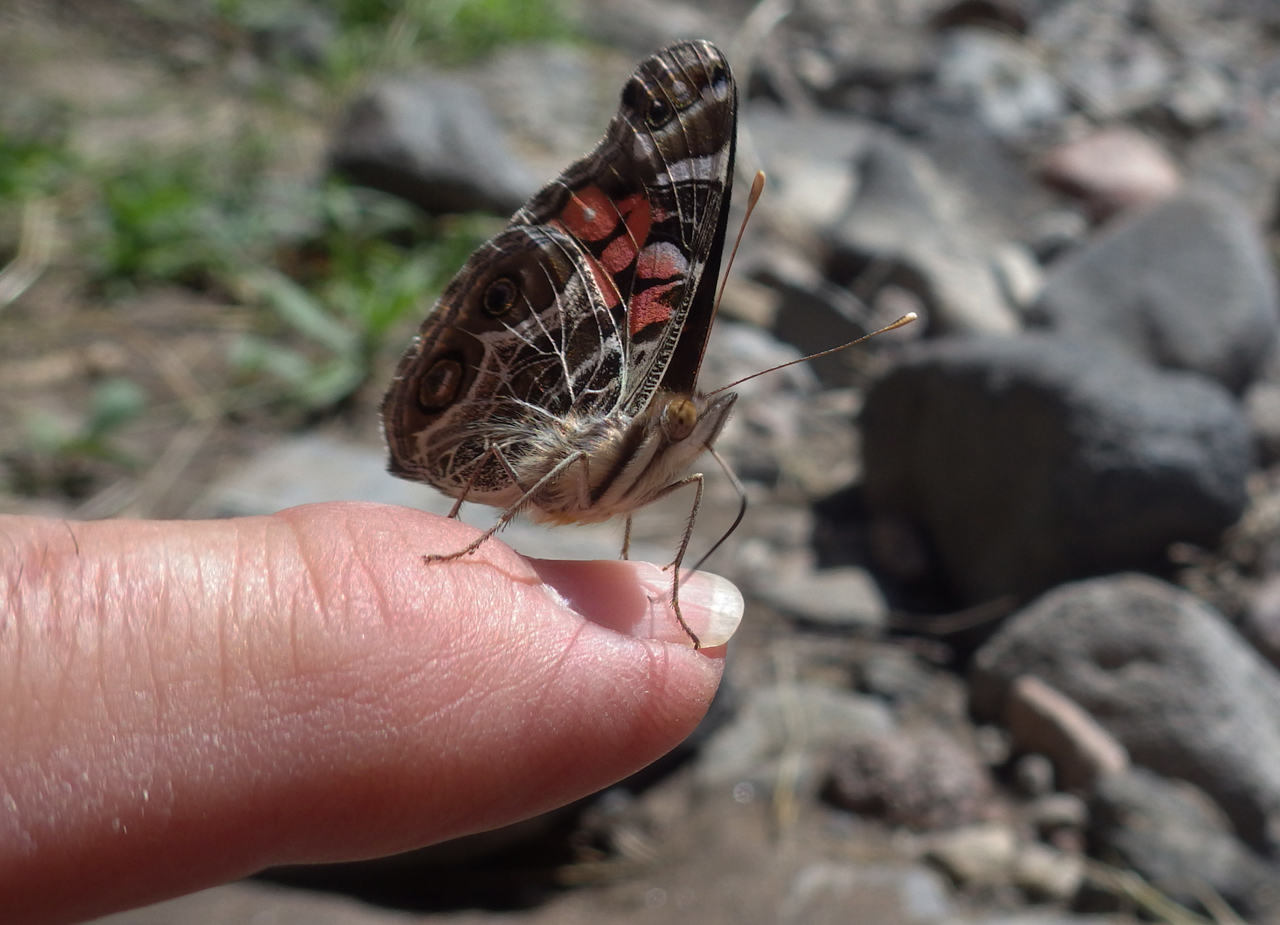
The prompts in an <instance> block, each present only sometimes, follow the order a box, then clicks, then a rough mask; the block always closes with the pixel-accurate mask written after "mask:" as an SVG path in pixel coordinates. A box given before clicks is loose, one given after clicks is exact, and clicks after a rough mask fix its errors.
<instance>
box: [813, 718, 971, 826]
mask: <svg viewBox="0 0 1280 925" xmlns="http://www.w3.org/2000/svg"><path fill="white" fill-rule="evenodd" d="M823 794H824V796H825V797H826V798H827V800H829V801H830V802H831V803H833V804H835V805H836V806H839V807H841V808H842V809H847V810H849V811H850V812H855V813H858V814H860V815H866V816H876V817H879V818H881V819H883V820H884V821H885V822H886V823H888V824H890V825H903V826H907V827H909V828H912V829H915V830H917V831H930V830H934V829H952V828H956V827H958V826H962V825H968V824H971V823H974V822H977V821H979V820H980V819H982V817H983V813H984V811H985V810H986V809H987V805H988V802H989V800H990V798H991V779H990V777H988V775H987V769H986V768H985V767H984V766H983V765H982V762H980V761H979V760H978V759H977V757H975V756H974V754H973V752H971V751H969V750H968V749H966V748H964V747H963V746H961V745H960V743H959V742H957V741H956V740H955V739H953V738H951V737H950V736H948V735H946V734H944V733H942V732H940V731H938V730H931V729H926V730H921V731H908V730H897V731H894V732H892V733H889V734H884V735H878V736H864V737H862V738H861V739H860V740H858V741H857V742H854V743H853V744H851V745H847V746H845V747H843V748H841V749H839V750H837V751H836V752H835V753H834V754H833V755H832V757H831V772H830V777H829V778H828V779H827V784H826V787H825V788H824V791H823Z"/></svg>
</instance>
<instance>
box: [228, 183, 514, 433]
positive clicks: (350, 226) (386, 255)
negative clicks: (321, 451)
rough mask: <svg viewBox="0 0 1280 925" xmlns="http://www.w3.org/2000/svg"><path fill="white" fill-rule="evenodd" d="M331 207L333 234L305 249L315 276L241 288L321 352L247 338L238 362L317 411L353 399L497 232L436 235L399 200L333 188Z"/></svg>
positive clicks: (487, 222) (278, 277)
mask: <svg viewBox="0 0 1280 925" xmlns="http://www.w3.org/2000/svg"><path fill="white" fill-rule="evenodd" d="M322 202H323V210H324V214H325V221H324V232H323V233H322V234H321V236H320V237H319V238H318V239H317V240H315V241H312V242H308V243H307V244H306V245H305V247H303V248H301V250H302V251H303V252H304V253H305V254H306V255H307V256H308V257H309V258H310V265H311V270H310V272H307V273H301V274H299V275H300V276H302V277H303V278H302V279H294V278H292V277H290V276H288V275H285V274H284V273H282V272H280V271H279V270H276V269H271V268H256V269H253V270H249V271H246V272H245V273H243V274H241V275H240V277H239V280H238V283H239V291H240V292H241V294H242V295H243V297H244V298H246V299H247V300H249V301H256V302H258V303H259V304H262V305H264V306H265V307H267V308H269V309H270V310H271V311H272V313H273V314H274V315H275V317H276V318H278V319H279V320H280V321H282V322H284V323H285V324H286V325H287V327H288V328H290V329H291V330H292V331H294V332H295V333H297V334H299V335H301V336H302V337H303V338H304V339H305V341H306V342H307V344H308V345H310V347H311V348H312V349H311V350H309V351H308V350H303V349H297V348H294V347H289V346H285V345H283V344H281V343H278V342H275V341H273V340H269V339H267V338H264V337H261V336H256V335H245V336H243V337H241V338H240V339H239V340H238V341H237V342H236V344H235V345H234V347H233V350H232V357H231V358H232V362H233V364H234V365H235V366H236V368H238V369H239V370H240V371H241V372H242V373H245V374H259V375H265V376H267V377H269V378H271V379H274V380H276V381H278V382H279V383H281V385H282V386H283V387H284V397H287V398H288V399H289V400H291V401H293V402H296V403H298V404H300V405H301V406H302V407H304V408H306V409H308V410H320V409H323V408H327V407H331V406H333V405H335V404H337V403H338V402H340V401H341V400H342V399H344V398H345V397H346V396H347V395H349V394H350V393H351V392H353V391H354V390H355V389H356V388H357V387H358V386H359V385H360V384H361V383H362V382H363V381H364V380H365V378H366V377H367V376H368V374H369V371H370V369H371V367H372V364H373V362H374V361H375V359H376V358H377V357H378V355H379V354H380V353H381V351H382V350H383V348H384V347H385V345H386V340H387V337H388V335H389V334H390V333H391V332H392V331H393V330H395V329H396V328H397V327H398V326H399V324H400V322H401V321H403V320H404V319H406V318H414V319H417V318H418V317H420V316H421V315H422V314H424V313H425V312H426V311H427V310H428V309H429V308H430V305H431V301H432V300H433V298H434V295H435V293H436V292H437V291H438V290H439V289H440V288H441V287H442V286H443V285H444V283H445V282H446V281H447V280H448V279H449V277H451V276H452V275H453V274H454V273H455V272H456V271H457V269H458V267H459V266H461V264H462V262H463V261H464V260H465V259H466V257H467V255H468V254H470V253H471V251H472V250H474V249H475V247H476V246H477V245H478V244H479V243H480V241H482V240H483V239H484V238H485V237H487V236H488V234H490V233H492V231H493V225H494V220H493V219H489V218H485V217H479V216H474V217H459V218H457V219H454V220H451V221H446V222H443V223H438V224H436V225H434V226H432V225H429V224H427V223H426V222H425V219H424V217H422V216H421V215H419V214H418V213H416V212H415V211H414V210H413V209H412V208H411V207H409V206H407V205H406V204H404V203H402V202H400V201H398V200H395V199H393V198H392V197H389V196H384V195H383V194H380V193H374V192H372V191H369V190H358V189H354V188H352V187H348V186H344V185H342V184H338V183H335V184H331V185H330V186H329V187H327V188H326V190H325V194H324V196H323V197H322ZM300 262H304V263H305V262H306V261H300Z"/></svg>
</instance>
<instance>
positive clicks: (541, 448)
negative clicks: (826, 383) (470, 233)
mask: <svg viewBox="0 0 1280 925" xmlns="http://www.w3.org/2000/svg"><path fill="white" fill-rule="evenodd" d="M737 113H738V91H737V86H736V85H735V83H734V79H733V76H732V74H731V72H730V69H729V65H728V62H727V61H726V59H725V57H724V55H723V54H722V53H721V52H720V51H719V50H718V49H716V47H715V46H714V45H712V44H711V43H709V42H705V41H689V42H680V43H678V44H674V45H671V46H669V47H667V48H664V49H662V50H661V51H659V52H657V53H656V54H654V55H652V56H651V57H649V58H647V59H646V60H644V61H643V62H641V63H640V65H639V66H638V67H637V69H636V71H635V72H634V73H633V74H632V76H631V77H630V79H629V80H628V81H627V83H626V85H625V86H624V87H623V90H622V95H621V101H620V104H619V108H618V111H617V114H616V115H615V116H614V117H613V119H612V121H611V122H610V123H609V126H608V129H607V131H606V133H605V136H604V138H603V139H602V140H601V141H600V143H599V144H598V145H597V146H596V148H595V150H593V151H592V152H591V153H589V154H587V155H586V156H584V157H582V158H581V159H579V160H577V161H575V162H574V163H572V164H570V165H569V167H568V168H566V169H565V171H564V172H563V173H562V174H560V176H559V177H557V178H556V179H555V180H554V181H552V182H551V183H550V184H548V185H547V186H546V187H544V188H543V189H542V190H540V191H539V192H538V193H536V194H535V195H534V196H533V198H531V199H530V200H529V201H528V202H527V203H526V204H525V205H524V206H523V207H522V208H521V209H520V210H518V211H517V212H516V213H515V215H513V216H512V217H511V220H510V222H509V223H508V225H507V227H506V228H505V229H504V230H503V231H502V232H501V233H499V234H498V235H497V236H496V237H494V238H493V239H491V240H490V241H488V242H487V243H485V244H484V245H482V246H481V247H480V248H479V249H478V250H477V251H476V252H475V253H474V254H472V255H471V257H470V258H469V259H468V260H467V262H466V263H465V264H464V265H463V267H462V269H461V270H460V271H459V272H458V274H457V275H456V276H455V277H454V279H453V280H452V281H451V282H450V283H449V285H448V286H447V287H446V288H445V290H444V292H443V293H442V295H441V296H440V299H439V301H438V302H437V304H436V306H435V308H434V310H433V311H432V312H431V313H430V315H429V316H428V317H427V319H426V321H425V322H424V323H423V325H422V328H421V329H420V331H419V332H418V334H417V336H416V337H415V338H414V339H413V342H412V343H411V344H410V346H409V348H408V350H407V351H406V353H405V354H404V357H403V358H402V359H401V361H400V364H399V366H398V368H397V370H396V374H395V377H394V379H393V381H392V383H391V386H390V388H389V389H388V391H387V395H386V398H385V400H384V401H383V405H382V418H383V427H384V430H385V433H386V438H387V444H388V447H389V449H390V459H391V461H390V470H391V472H392V473H393V474H394V475H397V476H400V477H402V478H406V479H411V480H414V481H419V482H425V483H427V484H429V485H432V486H434V487H435V488H437V489H439V490H440V491H442V492H444V493H445V494H446V495H449V496H450V497H452V498H454V499H455V504H454V508H453V511H452V512H451V514H450V516H456V515H457V513H458V510H459V509H460V507H461V505H462V503H463V502H464V501H474V502H479V503H481V504H488V505H492V506H494V507H498V508H502V509H503V514H502V516H501V517H500V518H499V519H498V522H497V523H496V524H495V525H494V526H493V527H492V528H491V529H490V530H488V531H486V532H485V533H484V534H482V535H481V536H480V537H478V538H477V539H476V540H475V541H474V542H472V543H470V544H468V545H467V546H466V547H464V548H462V549H459V550H457V551H456V552H454V553H449V554H445V555H435V556H428V557H426V558H427V560H428V561H432V562H434V561H441V560H450V559H457V558H460V557H462V556H465V555H468V554H470V553H472V552H474V551H475V550H476V549H478V548H479V546H480V545H481V544H482V543H483V542H484V541H485V540H487V539H488V538H489V537H490V536H492V535H493V533H494V532H496V531H497V530H498V529H500V528H501V527H502V526H505V524H506V523H507V522H509V521H510V520H511V519H512V518H513V517H515V516H516V515H517V514H519V513H524V514H526V515H527V516H528V517H530V519H532V520H535V521H541V522H549V523H555V524H572V523H595V522H600V521H604V520H607V519H609V518H612V517H615V516H618V515H623V516H625V517H626V518H627V520H626V531H625V537H624V540H623V557H624V558H625V557H626V555H627V551H628V547H629V543H630V536H631V515H632V513H633V512H634V511H636V510H637V509H638V508H641V507H644V506H645V505H647V504H651V503H652V502H654V501H657V500H658V499H660V498H663V497H665V496H667V495H668V494H671V493H672V492H673V491H676V490H677V489H679V488H681V487H684V486H689V485H692V486H694V487H695V497H694V503H693V509H692V512H691V514H690V517H689V521H688V525H687V528H686V530H685V534H684V537H683V539H682V541H681V543H680V547H679V550H678V552H677V554H676V557H675V560H674V562H673V563H672V564H671V566H670V568H671V569H672V573H673V574H672V594H671V600H672V607H673V610H674V611H675V613H676V616H677V619H678V620H679V622H680V624H681V626H682V627H683V628H684V631H685V632H686V633H688V635H689V637H690V639H691V640H692V641H693V643H694V646H695V648H696V647H698V646H699V645H700V642H699V640H698V637H697V636H696V635H695V634H694V633H693V631H692V630H690V629H689V627H688V625H687V624H686V623H685V621H684V617H683V615H682V614H681V613H680V606H679V581H680V578H679V576H680V564H681V562H682V560H683V558H684V555H685V552H686V550H687V548H688V544H689V539H690V536H691V533H692V528H693V522H694V519H695V518H696V516H697V511H698V505H699V503H700V501H701V498H702V479H703V476H702V475H701V474H700V473H698V474H693V475H687V476H685V475H682V473H683V472H684V471H685V469H686V468H687V467H688V466H689V465H690V464H691V463H692V462H693V461H694V460H695V459H696V458H697V457H698V456H700V455H701V454H702V453H703V452H704V451H707V450H710V451H711V452H712V453H713V454H714V452H715V451H714V450H713V449H711V445H712V443H713V442H714V441H715V439H716V437H717V436H718V435H719V434H720V431H721V429H722V428H723V427H724V425H725V421H726V420H727V419H728V416H729V412H730V410H731V409H732V408H733V404H734V401H735V399H736V395H735V394H734V393H732V392H724V391H721V392H718V393H714V394H711V395H704V394H702V393H700V392H699V391H698V389H697V379H698V370H699V367H700V366H701V364H702V357H703V354H704V352H705V350H706V346H707V338H708V336H709V334H710V331H711V324H712V321H713V319H714V316H715V287H716V280H717V277H718V276H719V269H720V256H721V251H722V250H723V247H724V242H725V228H726V223H727V220H728V209H729V198H730V193H731V187H732V183H733V162H734V147H735V141H736V130H737Z"/></svg>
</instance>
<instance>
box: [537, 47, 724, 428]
mask: <svg viewBox="0 0 1280 925" xmlns="http://www.w3.org/2000/svg"><path fill="white" fill-rule="evenodd" d="M737 110H738V95H737V88H736V86H735V85H734V82H733V78H732V76H731V75H730V72H729V67H728V64H727V62H726V61H725V59H724V56H723V55H722V54H721V53H720V52H719V50H718V49H716V48H715V46H714V45H712V44H711V43H709V42H684V43H681V44H678V45H673V46H671V47H669V48H667V49H665V50H663V51H662V52H659V53H658V54H656V55H654V56H653V57H651V58H649V59H648V60H646V61H645V62H643V63H642V64H641V65H640V67H639V68H638V69H637V70H636V72H635V74H633V75H632V77H631V79H630V80H629V81H628V82H627V85H626V87H625V88H624V89H623V91H622V105H621V107H620V109H619V111H618V114H617V116H615V117H614V120H613V121H612V122H611V123H610V125H609V129H608V132H607V133H606V135H605V138H604V141H602V142H601V144H600V145H599V147H597V149H596V150H595V151H593V152H592V153H591V154H589V155H587V156H586V157H584V158H582V159H581V160H579V161H577V162H576V163H574V164H572V165H571V166H570V167H569V168H568V169H567V170H566V171H565V172H564V173H563V174H562V175H561V176H560V178H559V179H557V180H556V181H555V182H554V183H552V184H550V185H549V186H548V187H546V188H545V189H544V190H542V191H541V192H540V193H539V194H538V195H536V196H535V197H534V198H533V199H532V200H530V202H529V203H528V204H527V205H526V206H525V207H524V208H523V209H521V210H520V211H519V212H517V213H516V215H515V217H514V219H513V221H514V222H515V223H517V224H528V225H550V226H552V227H556V228H560V229H563V230H565V231H567V232H569V233H570V234H571V235H572V236H573V237H574V239H575V240H576V241H577V242H578V244H579V246H580V247H581V249H582V251H583V252H584V253H585V255H586V263H587V265H588V266H589V267H590V270H591V273H592V274H593V276H594V277H595V278H596V281H597V283H598V286H599V289H600V292H601V294H602V296H603V298H604V301H605V302H606V303H607V304H608V306H609V309H610V311H611V312H612V313H613V314H614V315H615V317H616V318H617V327H618V330H619V332H620V333H621V336H622V344H623V353H624V357H625V358H624V363H623V370H622V374H623V380H622V383H621V394H620V406H621V408H622V410H624V411H626V412H627V413H630V414H636V413H638V412H639V411H640V410H641V409H643V408H644V407H645V405H646V404H648V401H649V399H650V397H651V396H652V395H653V393H654V391H655V390H656V389H657V388H658V386H659V384H662V385H663V386H665V387H667V388H670V389H672V390H673V391H681V392H692V391H693V387H694V384H695V380H696V378H697V372H698V367H699V366H700V365H701V361H702V353H703V349H704V347H705V344H706V339H707V335H708V334H709V333H710V329H711V322H712V320H713V316H714V309H715V305H714V300H715V286H716V280H717V278H718V277H719V268H720V256H721V251H722V250H723V248H724V239H725V226H726V223H727V221H728V207H729V197H730V192H731V189H732V183H733V159H734V146H735V143H736V138H737Z"/></svg>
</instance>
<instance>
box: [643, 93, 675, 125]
mask: <svg viewBox="0 0 1280 925" xmlns="http://www.w3.org/2000/svg"><path fill="white" fill-rule="evenodd" d="M674 112H675V110H673V109H672V108H671V104H670V103H668V102H667V101H666V100H665V99H664V98H663V97H661V96H655V97H654V98H653V99H651V100H649V107H648V109H646V110H645V113H644V121H645V122H646V123H647V124H648V126H649V128H662V126H664V125H666V124H667V122H668V120H670V118H671V116H672V115H673V114H674Z"/></svg>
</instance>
